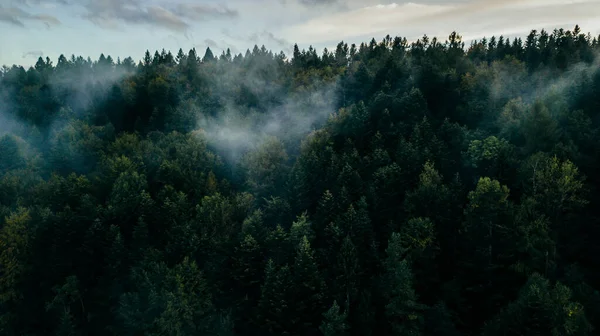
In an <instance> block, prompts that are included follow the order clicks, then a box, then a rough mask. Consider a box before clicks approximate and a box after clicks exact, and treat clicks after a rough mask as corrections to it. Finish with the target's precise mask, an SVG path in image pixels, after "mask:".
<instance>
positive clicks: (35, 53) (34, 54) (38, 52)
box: [22, 50, 44, 58]
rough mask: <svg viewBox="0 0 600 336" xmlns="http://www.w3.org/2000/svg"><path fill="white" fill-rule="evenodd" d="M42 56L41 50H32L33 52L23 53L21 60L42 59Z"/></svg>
mask: <svg viewBox="0 0 600 336" xmlns="http://www.w3.org/2000/svg"><path fill="white" fill-rule="evenodd" d="M43 56H44V52H43V51H41V50H34V51H28V52H26V53H23V56H22V57H23V58H28V57H32V58H39V57H43Z"/></svg>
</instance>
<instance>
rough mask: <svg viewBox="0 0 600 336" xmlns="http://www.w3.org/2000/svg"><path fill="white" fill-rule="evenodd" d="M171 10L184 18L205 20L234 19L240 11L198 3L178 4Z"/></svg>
mask: <svg viewBox="0 0 600 336" xmlns="http://www.w3.org/2000/svg"><path fill="white" fill-rule="evenodd" d="M171 11H172V12H173V13H174V14H176V15H178V16H180V17H183V18H187V19H191V20H200V19H202V20H205V19H214V18H223V19H233V18H236V17H238V16H239V13H238V11H236V10H234V9H231V8H229V7H225V6H209V5H197V4H187V3H186V4H183V3H182V4H177V5H175V6H173V8H172V9H171Z"/></svg>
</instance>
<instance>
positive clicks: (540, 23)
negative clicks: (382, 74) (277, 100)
mask: <svg viewBox="0 0 600 336" xmlns="http://www.w3.org/2000/svg"><path fill="white" fill-rule="evenodd" d="M577 23H579V24H580V25H581V26H582V28H583V30H584V31H593V32H597V31H600V1H597V0H593V1H592V0H571V1H565V0H544V1H541V0H503V1H501V0H484V1H472V2H469V3H447V4H437V5H433V4H432V5H428V4H417V3H406V4H397V3H392V4H386V5H384V4H380V5H374V6H368V7H364V8H360V9H355V10H350V11H345V12H340V13H337V14H333V15H327V16H321V17H317V18H315V19H311V20H309V21H307V22H304V23H301V24H297V25H293V26H290V27H287V28H286V29H285V30H284V31H283V33H282V34H283V36H284V37H285V38H286V39H288V40H291V41H296V42H298V43H304V44H307V43H312V44H321V43H327V42H331V41H339V40H342V39H346V40H348V39H352V38H360V39H361V40H362V39H364V38H365V36H372V37H376V38H380V37H383V36H385V35H387V34H390V35H400V36H405V37H407V38H409V39H411V38H415V37H419V36H422V35H423V34H427V35H429V36H438V37H439V38H441V39H442V40H443V39H445V37H446V36H448V35H449V33H450V32H452V31H458V32H459V33H461V34H462V35H463V36H464V37H465V39H470V38H481V37H483V36H491V35H500V34H505V35H515V34H527V33H528V32H529V31H530V30H531V29H538V30H539V29H540V28H547V29H552V28H554V27H556V26H563V25H568V26H567V27H566V28H572V26H571V25H574V24H577ZM585 24H589V25H588V26H586V25H585Z"/></svg>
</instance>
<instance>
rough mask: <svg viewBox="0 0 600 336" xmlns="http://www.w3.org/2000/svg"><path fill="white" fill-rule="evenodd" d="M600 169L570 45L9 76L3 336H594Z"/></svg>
mask: <svg viewBox="0 0 600 336" xmlns="http://www.w3.org/2000/svg"><path fill="white" fill-rule="evenodd" d="M141 53H143V51H141ZM599 171H600V36H598V37H594V36H592V35H591V34H589V33H584V32H582V30H581V28H580V27H579V26H576V27H574V29H573V30H565V29H555V30H553V31H545V30H541V31H536V30H533V31H531V33H530V34H529V35H528V36H523V38H514V39H512V40H511V39H510V38H505V37H504V36H499V37H497V36H494V37H489V38H483V39H481V40H477V41H473V42H470V43H465V41H463V38H462V37H461V36H460V34H458V33H456V32H453V33H451V34H450V35H449V36H448V37H447V38H444V39H438V38H431V37H428V36H423V37H422V38H420V39H418V40H416V41H414V42H412V41H411V42H409V41H408V40H407V38H404V37H391V36H389V35H388V36H386V37H385V38H383V39H382V40H381V41H377V40H375V39H372V40H371V41H370V42H364V43H361V44H360V45H356V44H350V45H349V44H348V43H346V42H343V41H342V42H340V43H339V44H337V47H336V48H335V50H327V49H324V50H323V51H322V53H321V52H320V51H317V50H316V49H315V48H313V47H310V48H308V50H306V49H304V50H300V49H299V47H298V46H297V45H295V47H294V50H293V55H285V54H284V53H283V52H279V53H277V52H273V51H271V50H267V49H266V48H265V47H264V46H263V47H262V48H261V47H259V46H254V48H253V49H252V50H250V49H249V50H247V51H246V53H245V54H237V55H235V54H233V55H232V53H231V52H230V50H227V51H224V52H223V53H222V54H220V55H218V54H213V51H211V50H210V48H208V49H206V51H205V53H204V55H203V56H201V55H199V54H198V53H197V51H196V50H195V49H192V50H189V52H184V51H183V50H181V49H180V50H179V51H178V52H176V53H175V55H174V54H173V53H171V52H170V51H166V50H162V51H155V52H154V53H152V52H151V51H146V52H145V54H144V56H143V58H142V59H141V60H140V61H139V62H137V61H134V59H133V58H131V57H128V58H125V59H117V60H115V59H113V58H112V57H110V56H105V55H104V54H103V55H100V56H99V58H98V59H97V60H92V59H91V58H89V57H88V58H84V57H83V56H75V55H73V56H70V57H69V56H64V55H61V56H60V57H59V58H58V60H56V64H54V63H53V61H52V60H51V59H50V58H45V59H44V58H42V57H40V58H39V59H38V61H37V63H35V65H33V66H31V67H29V68H27V69H26V68H24V67H22V66H16V65H13V66H12V67H11V66H3V67H2V68H1V69H0V334H1V335H7V336H17V335H19V336H33V335H61V336H62V335H71V336H73V335H103V336H105V335H132V336H133V335H178V336H184V335H219V336H221V335H223V336H224V335H288V336H291V335H307V336H310V335H324V336H333V335H361V336H369V335H406V336H458V335H468V336H471V335H473V336H475V335H481V336H496V335H498V336H500V335H515V336H516V335H527V336H535V335H544V336H546V335H547V336H559V335H561V336H562V335H574V336H575V335H577V336H581V335H600V330H598V328H600V292H599V290H600V258H599V256H600V243H599V241H600V210H599V209H600V189H599V187H600V174H598V172H599Z"/></svg>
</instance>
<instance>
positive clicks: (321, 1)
mask: <svg viewBox="0 0 600 336" xmlns="http://www.w3.org/2000/svg"><path fill="white" fill-rule="evenodd" d="M299 1H300V3H301V4H303V5H305V6H319V5H331V4H335V3H338V0H299Z"/></svg>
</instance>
